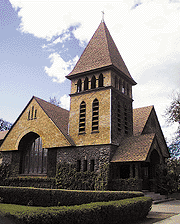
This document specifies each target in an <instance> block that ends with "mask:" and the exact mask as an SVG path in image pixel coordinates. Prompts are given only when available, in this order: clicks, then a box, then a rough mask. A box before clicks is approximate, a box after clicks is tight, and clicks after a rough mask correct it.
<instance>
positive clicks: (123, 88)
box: [122, 82, 125, 93]
mask: <svg viewBox="0 0 180 224" xmlns="http://www.w3.org/2000/svg"><path fill="white" fill-rule="evenodd" d="M122 93H125V82H123V86H122Z"/></svg>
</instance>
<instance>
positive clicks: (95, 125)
mask: <svg viewBox="0 0 180 224" xmlns="http://www.w3.org/2000/svg"><path fill="white" fill-rule="evenodd" d="M98 129H99V101H98V100H97V99H95V100H94V101H93V105H92V131H98Z"/></svg>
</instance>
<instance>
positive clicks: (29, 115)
mask: <svg viewBox="0 0 180 224" xmlns="http://www.w3.org/2000/svg"><path fill="white" fill-rule="evenodd" d="M30 117H31V111H30V110H29V112H28V120H30V119H31V118H30Z"/></svg>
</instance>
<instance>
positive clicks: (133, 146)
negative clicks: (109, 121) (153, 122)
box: [111, 133, 155, 162]
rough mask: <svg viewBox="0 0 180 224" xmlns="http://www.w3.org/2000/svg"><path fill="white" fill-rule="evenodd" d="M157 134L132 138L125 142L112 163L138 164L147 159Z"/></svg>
mask: <svg viewBox="0 0 180 224" xmlns="http://www.w3.org/2000/svg"><path fill="white" fill-rule="evenodd" d="M154 138H155V134H154V133H152V134H146V135H139V136H132V137H129V138H126V139H124V140H123V142H122V143H121V145H120V146H119V147H118V149H117V150H116V152H115V154H114V156H113V158H112V160H111V162H132V161H134V162H137V161H145V160H146V159H147V156H148V153H149V150H150V148H151V145H152V143H153V140H154Z"/></svg>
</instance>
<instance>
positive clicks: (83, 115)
mask: <svg viewBox="0 0 180 224" xmlns="http://www.w3.org/2000/svg"><path fill="white" fill-rule="evenodd" d="M85 124H86V103H85V102H84V101H82V102H81V104H80V113H79V133H84V132H85Z"/></svg>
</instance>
